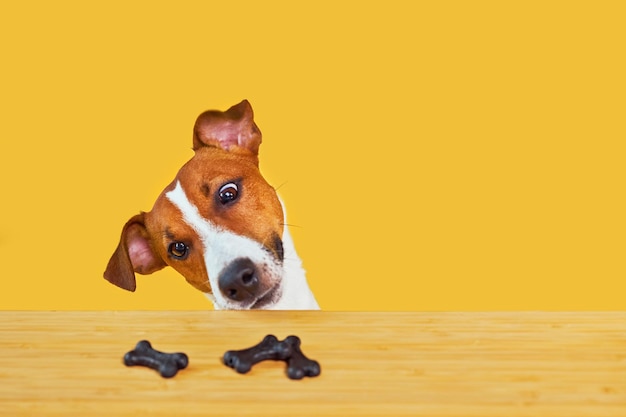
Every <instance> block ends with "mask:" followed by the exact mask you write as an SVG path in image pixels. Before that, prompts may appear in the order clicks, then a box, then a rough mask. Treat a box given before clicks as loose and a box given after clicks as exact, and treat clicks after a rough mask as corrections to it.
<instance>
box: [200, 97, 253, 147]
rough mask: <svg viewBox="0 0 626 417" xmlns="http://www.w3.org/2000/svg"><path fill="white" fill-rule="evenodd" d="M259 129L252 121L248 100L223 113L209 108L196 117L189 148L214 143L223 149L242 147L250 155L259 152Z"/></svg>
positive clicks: (212, 144) (213, 144)
mask: <svg viewBox="0 0 626 417" xmlns="http://www.w3.org/2000/svg"><path fill="white" fill-rule="evenodd" d="M259 145H261V131H260V130H259V128H258V126H257V125H256V124H255V123H254V114H253V112H252V106H250V103H249V102H248V100H243V101H242V102H241V103H239V104H237V105H234V106H232V107H231V108H230V109H228V110H226V111H225V112H221V111H218V110H209V111H206V112H204V113H202V114H201V115H200V116H198V119H197V120H196V124H195V126H194V129H193V149H194V150H197V149H198V148H200V147H202V146H216V147H219V148H222V149H224V150H227V151H228V150H231V149H232V148H233V147H239V148H244V149H247V150H249V151H250V152H252V153H253V154H254V155H257V154H258V153H259Z"/></svg>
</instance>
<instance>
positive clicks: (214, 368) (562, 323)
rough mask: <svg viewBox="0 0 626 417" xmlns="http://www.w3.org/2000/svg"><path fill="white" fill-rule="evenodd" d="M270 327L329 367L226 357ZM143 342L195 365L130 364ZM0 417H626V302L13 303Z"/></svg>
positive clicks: (4, 345) (1, 372) (4, 315)
mask: <svg viewBox="0 0 626 417" xmlns="http://www.w3.org/2000/svg"><path fill="white" fill-rule="evenodd" d="M269 333H271V334H275V335H276V336H277V337H279V338H280V339H282V338H284V337H286V336H288V335H289V334H296V335H298V336H299V337H300V338H301V339H302V349H303V351H304V352H305V354H307V355H308V356H309V357H311V358H313V359H316V360H318V361H319V362H320V363H321V366H322V374H321V375H320V376H319V377H317V378H310V379H304V380H301V381H293V380H289V379H287V377H286V376H285V365H284V364H283V363H281V362H264V363H260V364H258V365H256V366H255V367H254V368H253V369H252V371H251V372H250V373H249V374H246V375H240V374H237V373H236V372H234V371H233V370H232V369H230V368H227V367H226V366H224V365H223V364H222V363H221V360H220V358H221V355H222V354H223V353H224V352H225V351H226V350H229V349H241V348H245V347H249V346H252V345H254V344H256V343H257V342H259V341H260V340H261V339H262V338H263V336H265V335H266V334H269ZM141 339H148V340H150V341H151V343H152V344H153V346H154V347H155V348H156V349H159V350H162V351H166V352H174V351H183V352H185V353H187V354H188V355H189V359H190V364H189V367H188V368H187V369H185V370H183V371H181V372H180V373H179V374H178V375H177V376H176V377H174V378H172V379H163V378H161V377H160V376H159V375H158V374H157V373H156V372H155V371H152V370H150V369H146V368H140V367H130V368H129V367H125V366H124V365H123V364H122V357H123V355H124V354H125V353H126V352H127V351H129V350H131V349H132V348H133V347H134V345H135V344H136V343H137V341H139V340H141ZM0 415H2V416H74V415H75V416H107V417H109V416H139V415H146V416H183V415H184V416H206V415H217V416H220V415H237V416H239V415H241V416H322V415H323V416H339V415H341V416H347V415H351V416H390V415H394V416H396V415H397V416H435V417H437V416H481V417H487V416H507V417H510V416H568V417H576V416H604V417H610V416H619V417H625V416H626V312H584V313H565V312H563V313H542V312H519V313H514V312H510V313H509V312H507V313H338V312H337V313H335V312H258V311H257V312H224V311H207V312H199V311H193V312H150V311H139V312H24V311H11V312H6V311H5V312H0Z"/></svg>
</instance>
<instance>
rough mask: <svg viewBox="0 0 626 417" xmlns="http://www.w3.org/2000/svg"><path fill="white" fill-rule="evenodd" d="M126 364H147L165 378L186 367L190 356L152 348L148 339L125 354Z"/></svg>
mask: <svg viewBox="0 0 626 417" xmlns="http://www.w3.org/2000/svg"><path fill="white" fill-rule="evenodd" d="M124 364H125V365H126V366H135V365H140V366H146V367H148V368H151V369H154V370H155V371H158V372H159V374H161V376H162V377H163V378H171V377H173V376H174V375H176V373H177V372H178V371H179V370H181V369H185V368H186V367H187V365H188V364H189V358H188V357H187V355H186V354H184V353H180V352H178V353H164V352H159V351H158V350H155V349H153V348H152V345H151V344H150V342H148V341H147V340H142V341H140V342H139V343H137V346H135V349H134V350H131V351H130V352H128V353H126V355H124Z"/></svg>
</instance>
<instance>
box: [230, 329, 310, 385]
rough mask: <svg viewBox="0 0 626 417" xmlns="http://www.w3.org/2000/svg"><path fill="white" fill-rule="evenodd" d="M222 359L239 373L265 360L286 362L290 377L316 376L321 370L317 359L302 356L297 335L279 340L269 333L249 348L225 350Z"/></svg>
mask: <svg viewBox="0 0 626 417" xmlns="http://www.w3.org/2000/svg"><path fill="white" fill-rule="evenodd" d="M223 360H224V364H225V365H226V366H229V367H231V368H233V369H234V370H236V371H237V372H239V373H241V374H245V373H246V372H248V371H250V369H251V368H252V366H253V365H254V364H256V363H259V362H261V361H265V360H278V361H284V362H287V376H288V377H289V378H290V379H302V378H304V377H305V376H318V375H319V374H320V372H321V369H320V365H319V363H318V362H317V361H314V360H311V359H308V358H307V357H306V356H304V354H303V353H302V351H301V350H300V338H298V337H297V336H289V337H287V338H286V339H285V340H283V341H282V342H279V341H278V339H277V338H276V336H274V335H271V334H270V335H267V336H265V338H264V339H263V340H262V341H261V343H259V344H258V345H256V346H253V347H251V348H248V349H242V350H229V351H227V352H226V353H224V357H223Z"/></svg>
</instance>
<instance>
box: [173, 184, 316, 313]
mask: <svg viewBox="0 0 626 417" xmlns="http://www.w3.org/2000/svg"><path fill="white" fill-rule="evenodd" d="M166 196H167V198H168V199H169V200H170V201H171V202H172V203H173V204H174V205H175V206H176V207H177V208H178V209H179V210H180V211H181V213H182V215H183V220H184V221H185V222H186V223H187V224H189V226H190V227H191V228H192V229H193V230H194V231H195V232H196V233H197V234H198V236H199V238H200V240H201V242H202V244H203V246H204V247H203V251H204V262H205V267H206V270H207V274H208V276H209V283H210V284H211V288H213V294H206V295H207V297H208V298H209V299H210V300H211V301H212V302H213V305H214V307H215V309H218V310H219V309H241V308H242V307H241V306H240V305H239V304H238V303H236V302H233V301H231V300H229V299H228V298H226V297H224V296H223V294H222V293H221V292H220V291H219V289H218V288H219V287H218V282H217V278H218V277H219V275H220V273H221V272H222V270H223V269H224V268H225V267H226V266H227V265H228V264H230V262H232V261H233V260H235V259H237V258H242V257H246V258H249V259H250V260H251V261H252V262H254V263H255V265H256V266H257V268H258V270H259V271H262V273H263V274H264V275H265V277H266V278H267V279H268V281H269V283H270V287H271V288H273V287H275V286H278V287H279V288H280V291H279V292H280V293H281V296H280V298H279V299H278V300H277V301H276V302H274V303H272V304H268V305H266V306H264V307H263V308H264V309H270V310H307V309H308V310H311V309H319V306H318V304H317V302H316V301H315V297H314V296H313V294H312V293H311V290H310V289H309V286H308V283H307V281H306V276H305V272H304V269H302V263H301V261H300V258H299V257H298V254H297V253H296V251H295V248H294V245H293V240H292V239H291V235H290V234H289V230H288V229H287V226H285V228H284V232H283V237H282V240H283V250H284V260H283V262H282V264H281V263H280V262H279V261H277V260H276V259H275V258H274V257H273V256H272V255H270V254H269V252H268V251H267V250H265V249H264V247H263V245H261V244H260V243H259V242H256V241H254V240H252V239H250V238H247V237H245V236H240V235H237V234H235V233H233V232H231V231H229V230H225V229H224V228H220V227H218V226H216V225H215V224H214V223H213V222H211V221H210V220H209V219H206V218H204V217H202V216H201V215H200V212H199V211H198V208H197V207H196V206H195V205H194V204H193V203H192V202H191V201H189V199H188V198H187V195H186V194H185V191H184V190H183V188H182V185H181V184H180V182H177V183H176V187H175V188H174V189H173V190H172V191H169V192H168V193H166ZM281 205H282V201H281ZM283 212H284V206H283Z"/></svg>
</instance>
